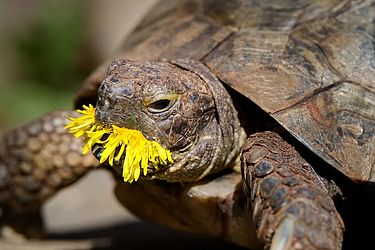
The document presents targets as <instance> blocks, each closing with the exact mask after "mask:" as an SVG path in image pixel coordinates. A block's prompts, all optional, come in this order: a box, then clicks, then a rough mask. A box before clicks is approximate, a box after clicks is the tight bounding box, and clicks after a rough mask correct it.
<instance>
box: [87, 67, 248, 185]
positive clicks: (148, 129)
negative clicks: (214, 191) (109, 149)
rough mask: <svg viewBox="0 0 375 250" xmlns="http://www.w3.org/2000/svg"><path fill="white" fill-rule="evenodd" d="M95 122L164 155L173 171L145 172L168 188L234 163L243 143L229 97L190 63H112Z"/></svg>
mask: <svg viewBox="0 0 375 250" xmlns="http://www.w3.org/2000/svg"><path fill="white" fill-rule="evenodd" d="M95 116H96V120H97V121H98V122H99V123H101V124H104V125H116V126H119V127H125V128H129V129H135V130H138V131H141V132H142V133H143V135H144V136H145V137H146V138H147V139H148V140H153V141H157V142H158V143H160V144H161V145H162V146H163V147H165V148H167V149H169V150H170V151H171V153H172V155H173V159H174V163H173V165H172V166H170V167H168V168H165V169H161V170H160V169H159V170H155V169H153V168H152V167H151V166H150V168H149V171H148V175H147V176H148V177H151V178H156V179H163V180H167V181H170V182H187V181H194V180H198V179H200V178H202V177H204V176H206V175H208V174H210V173H213V172H217V171H220V170H221V169H223V168H224V167H226V166H228V165H229V164H230V162H233V160H235V159H236V158H237V156H238V154H239V151H240V147H241V145H242V143H243V138H244V132H243V130H242V129H241V127H240V123H239V121H238V118H237V113H236V111H235V109H234V107H233V104H232V102H231V98H230V96H229V94H228V93H227V91H226V90H225V88H224V87H223V85H222V84H221V83H220V82H219V81H218V80H217V79H216V78H215V77H214V76H213V75H212V74H211V73H210V72H209V70H208V69H207V68H206V67H205V66H204V65H203V64H201V63H198V62H194V61H175V62H135V61H130V60H116V61H114V62H113V63H112V64H111V66H110V67H109V69H108V72H107V77H106V79H104V81H103V82H102V83H101V85H100V87H99V89H98V98H97V104H96V114H95ZM94 154H95V153H94ZM97 157H98V156H97ZM121 167H122V166H121V164H117V165H116V166H115V168H116V169H117V170H119V171H121Z"/></svg>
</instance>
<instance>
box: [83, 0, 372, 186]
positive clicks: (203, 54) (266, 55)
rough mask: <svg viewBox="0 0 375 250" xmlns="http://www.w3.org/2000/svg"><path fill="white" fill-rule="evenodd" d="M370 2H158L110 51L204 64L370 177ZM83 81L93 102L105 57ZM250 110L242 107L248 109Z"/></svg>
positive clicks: (322, 150)
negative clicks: (119, 43) (189, 60)
mask: <svg viewBox="0 0 375 250" xmlns="http://www.w3.org/2000/svg"><path fill="white" fill-rule="evenodd" d="M374 30H375V1H343V0H300V1H295V0H288V1H271V0H253V1H246V0H234V1H227V0H215V1H212V0H205V1H200V0H197V1H178V0H172V1H170V0H169V1H163V2H161V3H159V4H157V5H156V6H155V7H154V8H153V9H152V10H151V12H150V13H148V14H147V15H146V18H145V19H144V20H143V21H142V22H141V23H140V24H139V25H138V27H137V28H136V29H135V30H134V31H133V33H132V34H131V35H130V36H129V37H128V39H127V40H126V41H125V42H124V43H123V45H122V46H121V47H120V48H119V49H118V51H117V52H116V53H114V56H113V58H120V57H123V58H128V59H134V60H148V61H152V60H153V61H155V60H164V59H166V60H172V59H178V58H190V59H193V60H198V61H200V62H202V63H204V64H205V65H206V66H207V67H208V68H209V69H210V70H211V71H212V72H213V73H214V74H215V75H216V76H217V77H218V79H219V80H221V81H222V82H223V83H224V84H227V85H228V86H230V87H231V88H233V89H234V90H236V91H238V92H239V93H241V94H242V95H244V96H245V97H247V98H248V99H250V100H251V101H252V102H254V103H255V104H256V105H258V106H259V107H260V108H261V109H263V110H264V111H266V112H267V113H268V114H269V115H270V116H272V117H273V118H274V119H275V120H276V121H277V122H279V123H280V124H281V125H282V126H283V127H284V128H285V129H286V130H288V131H289V132H290V133H291V134H292V135H293V136H294V137H296V138H297V139H298V140H299V141H300V142H302V143H303V144H305V145H306V146H307V147H308V148H309V149H310V150H312V151H313V152H315V153H316V154H317V155H319V156H320V157H321V158H323V159H324V160H325V161H326V162H328V163H329V164H330V165H332V166H333V167H335V168H336V169H338V170H339V171H341V172H342V173H344V174H345V175H346V176H348V177H349V178H351V179H352V180H354V181H358V182H373V181H375V171H374V170H375V48H374V47H375V37H374ZM113 58H111V59H109V60H108V61H106V62H105V63H104V64H103V65H102V66H100V67H99V68H98V69H97V70H96V71H95V72H94V73H93V74H92V75H91V76H90V77H89V78H88V79H87V81H86V82H85V83H84V84H83V86H82V87H81V89H80V91H79V92H78V95H77V98H76V105H77V106H80V105H81V104H83V103H87V102H93V101H94V102H95V99H96V91H97V88H98V86H99V84H100V82H101V81H102V80H103V79H104V78H105V74H106V68H107V66H108V64H109V63H110V62H111V61H112V59H113ZM248 115H249V116H251V114H248Z"/></svg>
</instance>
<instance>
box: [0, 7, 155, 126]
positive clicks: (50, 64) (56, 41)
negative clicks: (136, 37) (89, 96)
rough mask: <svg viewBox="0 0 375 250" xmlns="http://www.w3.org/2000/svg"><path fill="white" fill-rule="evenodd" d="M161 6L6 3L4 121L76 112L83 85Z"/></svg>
mask: <svg viewBox="0 0 375 250" xmlns="http://www.w3.org/2000/svg"><path fill="white" fill-rule="evenodd" d="M155 2H156V1H155V0H137V1H130V0H108V1H100V0H81V1H76V0H65V1H58V0H37V1H30V0H2V1H0V55H1V56H0V88H1V91H0V105H1V107H3V108H2V109H0V121H1V126H2V129H3V130H4V129H6V128H9V127H14V126H17V125H19V124H21V123H23V122H25V121H28V120H31V119H32V118H35V117H38V116H39V115H41V114H43V113H45V112H48V111H51V110H54V109H57V108H59V109H67V108H71V105H72V96H73V94H74V92H75V90H76V89H77V88H78V86H79V84H80V82H82V80H83V79H84V78H85V77H86V76H87V75H88V74H89V73H90V72H91V71H93V70H94V68H95V67H96V66H97V65H98V64H99V63H100V62H102V61H103V60H104V59H105V58H106V57H107V56H108V54H109V53H110V52H111V51H112V50H113V49H114V48H116V46H117V45H118V44H120V42H121V40H122V39H124V37H126V35H128V34H129V33H130V32H131V30H132V29H133V28H134V26H135V25H136V24H137V22H138V21H139V20H140V18H142V16H143V15H144V14H145V13H146V12H147V11H148V10H149V9H150V8H151V7H152V5H153V4H155Z"/></svg>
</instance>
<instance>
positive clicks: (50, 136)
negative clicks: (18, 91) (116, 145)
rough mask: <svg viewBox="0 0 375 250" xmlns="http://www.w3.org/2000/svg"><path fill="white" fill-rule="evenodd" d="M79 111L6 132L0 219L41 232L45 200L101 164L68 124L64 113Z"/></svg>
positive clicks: (0, 160)
mask: <svg viewBox="0 0 375 250" xmlns="http://www.w3.org/2000/svg"><path fill="white" fill-rule="evenodd" d="M76 115H77V113H76V112H73V111H59V112H53V113H51V114H48V115H46V116H44V117H42V118H40V119H38V120H35V121H33V122H31V123H29V124H26V125H25V126H22V127H21V128H18V129H15V130H12V131H10V132H8V133H7V134H5V135H4V137H3V138H2V141H1V143H0V208H1V211H2V216H1V221H0V222H1V224H2V225H9V226H11V227H13V229H15V230H16V231H19V232H20V233H22V234H24V235H26V236H32V237H38V236H41V235H42V227H43V225H42V223H41V221H40V215H39V209H40V207H41V205H42V203H43V202H44V201H45V200H46V199H48V198H49V197H51V196H52V195H53V194H55V193H56V192H57V191H58V190H60V189H61V188H63V187H66V186H68V185H70V184H71V183H73V182H74V181H75V180H77V179H78V178H79V177H80V176H82V175H83V174H85V173H86V172H87V171H88V170H90V169H92V168H94V167H96V166H98V162H97V160H96V159H95V158H94V157H93V155H92V154H87V155H86V156H82V155H81V151H82V146H83V144H82V142H81V139H77V138H75V137H73V136H72V135H70V134H68V132H67V131H66V130H65V129H64V126H65V125H66V123H67V119H66V117H72V116H76ZM1 224H0V225H1Z"/></svg>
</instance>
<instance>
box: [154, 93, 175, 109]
mask: <svg viewBox="0 0 375 250" xmlns="http://www.w3.org/2000/svg"><path fill="white" fill-rule="evenodd" d="M176 99H177V96H176V95H164V96H162V97H160V99H159V98H158V99H157V100H155V99H154V100H153V101H152V102H150V103H149V104H147V110H148V111H149V112H151V113H162V112H165V111H167V110H169V109H170V108H171V107H172V106H173V104H174V103H175V101H176Z"/></svg>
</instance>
